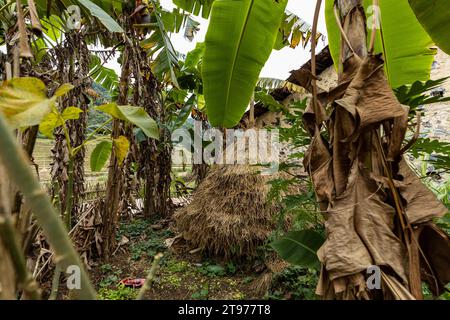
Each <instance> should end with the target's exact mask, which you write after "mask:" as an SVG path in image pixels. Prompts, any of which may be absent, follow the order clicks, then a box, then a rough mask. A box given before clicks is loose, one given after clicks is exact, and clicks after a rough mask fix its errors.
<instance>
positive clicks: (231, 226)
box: [175, 165, 275, 258]
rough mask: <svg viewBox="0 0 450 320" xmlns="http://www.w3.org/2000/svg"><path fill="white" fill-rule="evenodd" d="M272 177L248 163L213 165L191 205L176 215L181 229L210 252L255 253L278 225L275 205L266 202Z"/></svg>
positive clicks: (194, 242)
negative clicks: (262, 173)
mask: <svg viewBox="0 0 450 320" xmlns="http://www.w3.org/2000/svg"><path fill="white" fill-rule="evenodd" d="M271 179H274V177H273V176H272V177H271V176H262V175H259V174H257V169H255V168H254V167H251V166H247V165H229V166H226V165H224V166H214V167H212V168H211V170H210V172H209V174H208V176H207V177H206V179H205V180H204V181H203V182H202V183H201V184H200V185H199V187H198V189H197V190H196V191H195V193H194V196H193V199H192V202H191V204H190V205H188V206H187V207H185V208H183V209H181V210H180V211H178V212H177V213H176V214H175V221H176V223H177V227H178V229H179V230H180V231H181V232H182V233H183V236H184V238H185V239H186V240H188V241H189V242H190V243H191V244H192V245H193V246H195V248H199V249H201V250H202V251H205V252H208V253H210V254H213V255H221V256H224V257H225V258H227V257H231V256H233V257H239V256H240V257H242V256H251V255H254V254H255V252H256V248H257V247H258V246H259V245H261V244H262V243H263V242H264V240H266V239H267V237H268V236H269V234H270V233H271V232H272V231H273V229H274V225H275V221H274V219H273V214H274V212H275V207H274V206H273V205H270V204H268V203H267V193H268V192H269V188H270V187H269V186H268V185H267V181H268V180H271Z"/></svg>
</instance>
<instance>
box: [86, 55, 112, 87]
mask: <svg viewBox="0 0 450 320" xmlns="http://www.w3.org/2000/svg"><path fill="white" fill-rule="evenodd" d="M89 68H90V75H91V77H92V79H93V80H94V81H95V82H96V83H98V84H99V85H101V86H102V87H103V88H104V89H106V90H108V91H110V92H113V91H115V90H116V89H117V87H118V85H119V77H118V75H117V73H116V72H115V71H114V70H113V69H110V68H107V67H105V66H104V65H103V64H102V61H101V59H100V58H99V57H97V56H95V55H91V59H90V66H89Z"/></svg>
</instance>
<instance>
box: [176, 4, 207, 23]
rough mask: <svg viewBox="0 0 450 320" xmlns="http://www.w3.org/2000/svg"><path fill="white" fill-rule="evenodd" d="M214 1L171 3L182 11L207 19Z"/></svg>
mask: <svg viewBox="0 0 450 320" xmlns="http://www.w3.org/2000/svg"><path fill="white" fill-rule="evenodd" d="M214 1H215V0H173V3H174V4H175V5H176V6H177V7H179V8H182V9H183V10H186V11H188V12H191V13H192V14H194V15H196V16H199V15H201V16H202V17H203V18H205V19H208V17H209V14H210V12H211V7H212V4H213V2H214Z"/></svg>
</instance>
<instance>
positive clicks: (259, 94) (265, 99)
mask: <svg viewBox="0 0 450 320" xmlns="http://www.w3.org/2000/svg"><path fill="white" fill-rule="evenodd" d="M257 101H259V102H261V103H262V104H264V106H266V107H267V109H269V110H270V111H273V112H278V111H281V110H283V109H284V106H283V105H282V104H281V103H279V102H278V101H277V100H275V98H274V97H272V96H271V95H270V94H268V93H267V92H265V91H256V92H255V102H257Z"/></svg>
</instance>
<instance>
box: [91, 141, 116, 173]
mask: <svg viewBox="0 0 450 320" xmlns="http://www.w3.org/2000/svg"><path fill="white" fill-rule="evenodd" d="M111 151H112V143H111V141H102V142H100V143H99V144H98V145H97V146H96V147H95V149H94V150H93V151H92V154H91V161H90V162H91V170H92V171H93V172H98V171H101V170H102V169H103V167H104V166H105V164H106V162H107V161H108V159H109V156H110V155H111Z"/></svg>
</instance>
